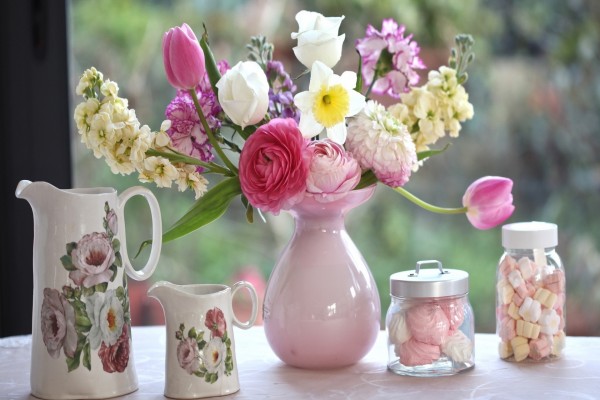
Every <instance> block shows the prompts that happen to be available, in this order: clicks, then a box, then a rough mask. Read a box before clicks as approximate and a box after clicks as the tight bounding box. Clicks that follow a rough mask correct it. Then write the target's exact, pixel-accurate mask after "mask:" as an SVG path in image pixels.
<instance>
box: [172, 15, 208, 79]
mask: <svg viewBox="0 0 600 400" xmlns="http://www.w3.org/2000/svg"><path fill="white" fill-rule="evenodd" d="M163 61H164V63H165V72H166V74H167V80H168V81H169V83H170V84H171V85H173V86H174V87H175V88H177V89H183V90H187V89H192V88H194V87H196V85H198V84H199V83H200V82H202V79H203V77H204V74H205V72H206V67H205V66H204V51H202V48H201V47H200V43H198V39H196V35H195V34H194V31H192V29H191V28H190V27H189V26H188V24H185V23H184V24H183V25H181V27H178V26H177V27H175V28H171V29H169V31H168V32H166V33H165V34H164V36H163Z"/></svg>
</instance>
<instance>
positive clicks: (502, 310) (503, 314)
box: [496, 304, 508, 321]
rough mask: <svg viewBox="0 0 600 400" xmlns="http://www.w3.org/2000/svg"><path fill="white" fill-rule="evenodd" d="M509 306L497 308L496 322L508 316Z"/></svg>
mask: <svg viewBox="0 0 600 400" xmlns="http://www.w3.org/2000/svg"><path fill="white" fill-rule="evenodd" d="M507 311H508V306H507V305H505V304H503V305H501V306H498V307H496V320H498V321H502V320H503V319H504V317H506V316H507V315H508V313H507Z"/></svg>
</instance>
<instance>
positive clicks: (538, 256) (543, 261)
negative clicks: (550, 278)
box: [533, 249, 548, 267]
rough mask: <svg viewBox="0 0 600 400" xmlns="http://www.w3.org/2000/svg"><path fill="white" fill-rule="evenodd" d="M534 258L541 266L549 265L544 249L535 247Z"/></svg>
mask: <svg viewBox="0 0 600 400" xmlns="http://www.w3.org/2000/svg"><path fill="white" fill-rule="evenodd" d="M533 260H534V261H535V263H536V264H537V265H538V266H539V267H545V266H546V265H548V260H547V258H546V251H545V250H544V249H533Z"/></svg>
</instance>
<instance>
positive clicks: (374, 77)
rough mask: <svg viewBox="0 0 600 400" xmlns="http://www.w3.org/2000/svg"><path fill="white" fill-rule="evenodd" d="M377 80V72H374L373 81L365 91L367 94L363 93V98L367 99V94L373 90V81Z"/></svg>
mask: <svg viewBox="0 0 600 400" xmlns="http://www.w3.org/2000/svg"><path fill="white" fill-rule="evenodd" d="M377 79H379V78H378V76H377V71H375V74H373V80H372V81H371V84H370V85H369V88H368V89H367V93H365V97H367V98H368V97H369V94H371V90H372V89H373V86H375V81H376V80H377Z"/></svg>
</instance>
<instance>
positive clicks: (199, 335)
mask: <svg viewBox="0 0 600 400" xmlns="http://www.w3.org/2000/svg"><path fill="white" fill-rule="evenodd" d="M196 339H198V340H199V341H200V340H202V339H204V331H200V332H198V335H197V336H196Z"/></svg>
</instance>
